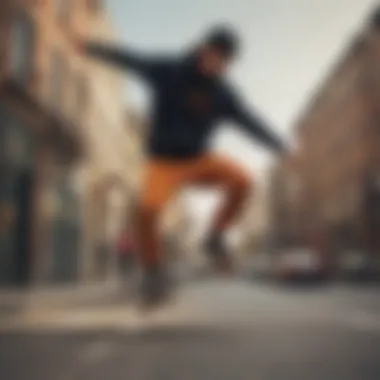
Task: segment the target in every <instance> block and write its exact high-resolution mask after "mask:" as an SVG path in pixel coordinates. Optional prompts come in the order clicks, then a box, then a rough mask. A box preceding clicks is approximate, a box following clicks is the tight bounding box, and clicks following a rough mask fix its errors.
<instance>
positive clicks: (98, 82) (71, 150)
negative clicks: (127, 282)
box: [0, 0, 140, 286]
mask: <svg viewBox="0 0 380 380" xmlns="http://www.w3.org/2000/svg"><path fill="white" fill-rule="evenodd" d="M0 10H1V12H0V17H1V22H0V28H1V33H0V36H1V37H0V115H1V134H2V137H4V138H3V139H2V143H3V144H4V149H2V150H1V151H2V154H3V156H4V157H2V158H3V159H2V161H1V162H2V165H1V173H2V176H1V210H2V213H1V214H2V218H1V221H0V227H1V231H0V234H1V241H0V244H1V258H0V260H1V263H0V268H1V269H0V283H1V284H2V285H4V286H5V285H11V286H13V285H18V284H20V285H29V284H51V283H68V282H73V281H76V282H78V281H83V280H88V281H98V280H101V279H107V278H109V277H110V276H112V275H113V274H114V272H115V270H116V260H117V258H116V253H115V252H114V248H113V247H114V246H115V245H116V238H117V235H118V234H119V233H120V231H121V229H122V226H123V223H124V219H125V215H124V213H125V210H126V207H127V204H128V199H129V198H130V194H131V192H132V191H131V189H132V188H133V187H134V186H136V184H137V182H138V179H137V170H136V167H137V160H139V156H140V153H139V152H138V150H139V143H138V142H137V140H132V139H129V129H130V128H132V126H131V125H130V120H129V119H127V118H126V115H125V93H124V87H123V81H122V77H121V74H120V73H118V72H116V71H114V70H111V69H110V68H108V67H106V66H103V65H100V64H98V63H96V62H91V61H90V60H88V59H86V57H81V56H80V55H78V54H77V52H76V51H75V49H74V47H73V44H72V37H73V36H74V35H78V36H83V37H85V38H96V39H106V40H108V41H110V40H111V41H115V39H116V35H115V32H114V31H113V30H112V27H111V25H110V23H109V20H108V18H107V14H106V9H105V8H104V4H103V2H102V1H95V0H94V1H88V0H86V1H85V0H75V1H68V0H65V1H57V0H41V1H32V0H18V1H14V0H12V1H10V0H9V1H2V3H1V5H0Z"/></svg>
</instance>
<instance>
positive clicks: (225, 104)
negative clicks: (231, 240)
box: [75, 25, 286, 305]
mask: <svg viewBox="0 0 380 380" xmlns="http://www.w3.org/2000/svg"><path fill="white" fill-rule="evenodd" d="M75 43H76V44H77V47H78V49H79V50H80V51H82V52H83V53H84V54H87V55H88V56H89V57H91V58H95V59H99V60H102V61H104V62H108V63H109V64H113V65H114V66H115V67H119V68H122V69H125V70H129V71H130V72H133V73H135V74H136V75H137V76H139V77H140V78H141V79H142V80H143V81H144V82H145V83H146V84H148V85H149V86H150V88H151V89H152V94H153V107H152V113H151V131H150V135H149V136H148V139H147V144H146V151H147V155H148V160H147V164H146V167H145V171H144V182H143V186H142V188H141V192H140V195H139V204H138V246H139V254H140V255H141V262H142V264H143V268H144V281H143V284H142V287H141V292H142V297H143V300H144V301H145V302H146V303H147V304H148V305H154V304H156V303H159V302H161V301H163V300H164V299H165V298H166V297H167V295H168V289H169V286H168V285H167V284H168V281H166V280H167V277H166V273H165V268H164V265H163V263H162V257H163V252H162V249H161V239H160V224H159V220H160V216H161V215H162V212H163V210H164V208H165V206H166V205H167V203H168V201H169V200H170V199H171V198H172V196H173V195H175V194H176V193H177V192H178V191H179V190H180V189H182V188H183V187H184V186H188V185H199V186H214V187H218V188H220V189H222V190H224V193H225V195H226V198H225V202H224V203H223V205H222V208H221V209H220V210H219V211H218V212H217V213H216V215H215V219H214V222H213V224H212V228H211V232H210V236H209V238H208V239H207V242H206V248H207V251H208V252H209V253H210V257H211V258H212V260H213V262H214V264H215V267H216V268H217V269H221V270H229V269H231V267H232V263H231V255H230V254H229V252H228V249H227V247H226V244H225V242H224V236H225V232H226V231H227V229H228V228H229V227H230V226H231V224H232V223H233V222H234V220H235V218H236V217H237V216H238V214H239V212H240V210H241V208H242V206H243V204H244V201H245V200H246V198H247V196H248V195H249V194H250V191H251V188H252V183H251V180H250V179H249V176H248V175H247V174H246V173H245V172H244V171H243V170H242V168H240V167H238V166H237V165H236V164H235V163H233V162H232V161H230V160H229V159H227V158H225V157H223V156H221V155H217V154H214V153H211V152H209V149H208V141H209V136H210V135H211V134H212V132H213V131H214V129H215V126H216V125H217V124H218V123H219V122H221V121H232V122H234V123H235V124H236V125H238V126H241V127H242V128H243V130H244V131H245V132H247V133H248V134H249V135H251V136H252V137H253V138H257V139H259V140H260V141H261V142H262V143H264V144H265V145H266V146H268V147H269V148H271V149H273V150H274V151H275V152H278V153H285V151H286V149H285V145H284V144H283V142H282V141H281V140H280V139H279V138H278V137H277V136H276V135H275V134H273V133H272V132H271V130H270V129H269V127H268V126H267V125H266V123H265V122H264V121H263V120H262V119H261V118H260V117H259V116H258V115H257V114H256V113H255V112H252V111H250V110H249V108H248V107H247V106H245V105H243V102H242V101H241V100H240V98H239V96H238V95H237V94H236V93H235V90H234V89H233V88H232V86H231V85H230V84H229V83H228V80H227V78H226V76H225V72H226V71H227V68H228V67H229V66H230V64H231V63H232V62H233V60H234V59H235V58H236V57H237V56H238V53H239V45H240V41H239V37H238V36H237V34H236V33H235V31H234V30H233V29H232V28H230V27H229V26H224V25H221V26H217V27H215V28H212V29H211V30H210V31H209V32H208V33H207V34H206V35H205V37H204V38H203V39H202V40H201V41H199V43H197V44H196V46H192V47H190V48H189V49H188V51H187V52H185V53H183V54H178V55H175V56H160V57H148V56H144V55H143V54H140V53H138V52H134V51H132V50H130V49H127V48H121V47H116V46H110V45H108V44H103V43H98V42H92V41H90V42H89V41H75ZM105 127H106V126H105Z"/></svg>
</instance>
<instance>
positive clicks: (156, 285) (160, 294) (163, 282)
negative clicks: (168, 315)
mask: <svg viewBox="0 0 380 380" xmlns="http://www.w3.org/2000/svg"><path fill="white" fill-rule="evenodd" d="M170 296H171V284H170V282H169V278H168V276H167V274H166V273H164V271H163V270H162V269H160V268H154V269H150V270H148V271H147V272H145V274H144V277H143V279H142V284H141V302H142V305H143V306H144V307H147V308H151V307H156V306H159V305H161V304H163V303H166V302H167V301H168V300H169V299H170Z"/></svg>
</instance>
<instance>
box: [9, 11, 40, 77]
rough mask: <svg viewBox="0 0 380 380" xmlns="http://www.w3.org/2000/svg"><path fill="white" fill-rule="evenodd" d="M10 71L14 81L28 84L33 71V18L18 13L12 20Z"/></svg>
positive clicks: (23, 13)
mask: <svg viewBox="0 0 380 380" xmlns="http://www.w3.org/2000/svg"><path fill="white" fill-rule="evenodd" d="M10 42H11V43H10V48H11V52H10V69H11V75H12V77H13V79H14V80H16V81H17V82H19V83H21V84H27V82H28V81H29V79H30V77H31V74H32V69H33V55H34V54H33V53H34V44H35V28H34V25H33V21H32V19H31V17H30V16H29V15H28V14H27V13H25V12H22V11H21V12H17V13H16V15H15V16H14V17H13V19H12V24H11V41H10Z"/></svg>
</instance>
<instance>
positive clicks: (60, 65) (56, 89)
mask: <svg viewBox="0 0 380 380" xmlns="http://www.w3.org/2000/svg"><path fill="white" fill-rule="evenodd" d="M65 71H66V70H65V60H64V56H63V54H62V52H61V51H59V50H54V51H53V52H52V55H51V67H50V81H49V102H50V104H51V106H52V108H53V109H54V110H55V111H59V110H61V109H62V104H63V101H64V88H63V86H64V80H65Z"/></svg>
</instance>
